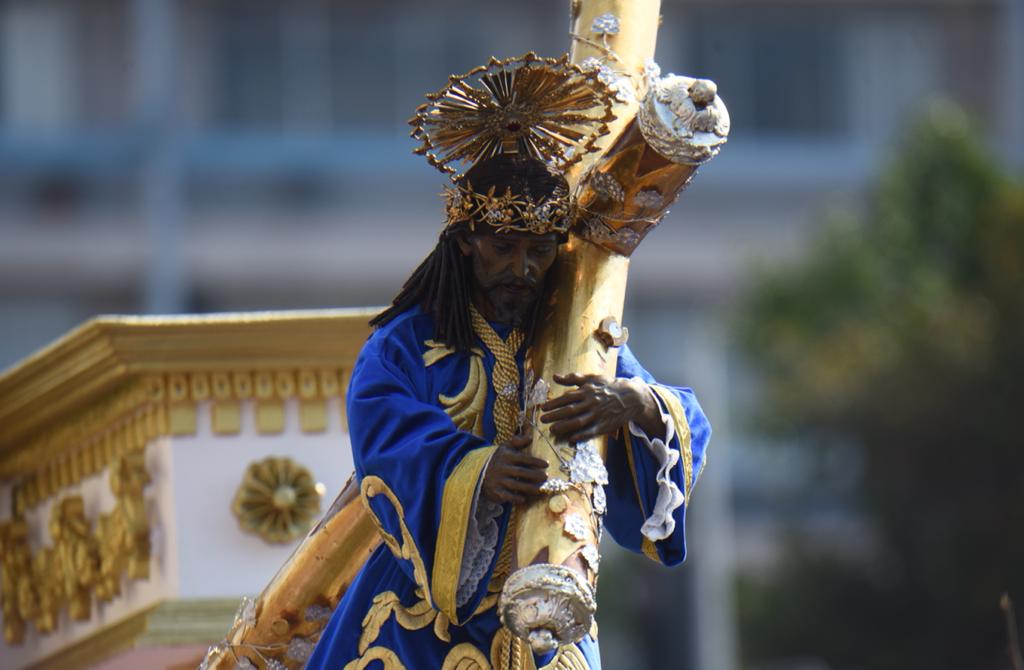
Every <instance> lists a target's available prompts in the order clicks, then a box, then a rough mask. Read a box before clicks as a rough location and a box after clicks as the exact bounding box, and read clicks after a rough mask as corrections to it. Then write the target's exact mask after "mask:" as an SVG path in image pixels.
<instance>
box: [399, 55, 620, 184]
mask: <svg viewBox="0 0 1024 670" xmlns="http://www.w3.org/2000/svg"><path fill="white" fill-rule="evenodd" d="M614 99H615V97H614V94H613V93H612V92H611V90H610V89H609V88H608V86H607V85H606V84H604V83H603V82H601V81H600V80H598V78H597V72H596V71H589V70H583V69H582V68H580V67H579V66H577V65H574V64H572V63H570V62H569V56H568V55H565V56H562V57H561V58H541V57H539V56H537V55H536V54H535V53H533V52H530V53H527V54H525V55H523V56H517V57H514V58H508V59H505V60H497V59H495V58H491V60H490V62H488V63H487V65H482V66H480V67H477V68H474V69H472V70H470V71H469V72H467V73H466V74H463V75H452V76H451V77H449V79H448V84H447V85H446V86H445V87H444V88H442V89H441V90H439V91H437V92H436V93H431V94H428V95H427V100H428V101H429V102H427V103H425V104H423V105H420V107H419V108H417V110H416V115H415V116H414V117H413V118H412V119H410V121H409V124H410V125H411V126H412V127H413V130H412V133H411V135H412V137H413V138H414V139H416V140H419V141H420V142H421V144H420V146H419V147H417V148H416V149H415V150H414V151H415V153H417V154H420V155H422V156H425V157H426V158H427V161H428V162H429V163H430V164H431V165H433V166H434V167H436V168H437V169H439V170H441V171H442V172H447V173H451V174H453V175H455V173H456V171H457V168H456V167H455V166H456V165H473V164H475V163H476V162H477V161H480V160H482V159H485V158H490V157H492V156H496V155H498V154H501V153H519V154H524V155H527V156H529V157H531V158H536V159H539V160H542V161H544V162H545V163H548V164H549V165H551V166H553V167H555V168H557V169H559V170H565V169H566V168H567V167H568V166H570V165H572V164H573V163H575V162H577V161H579V160H580V159H581V158H582V157H583V156H585V155H586V154H587V153H589V152H591V151H593V150H594V149H595V144H596V142H597V140H598V139H599V138H601V137H602V136H603V135H605V134H606V133H607V132H608V122H609V121H612V120H614V119H615V115H614V113H613V112H612V105H613V103H614ZM453 178H454V177H453Z"/></svg>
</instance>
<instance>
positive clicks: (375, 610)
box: [359, 591, 449, 654]
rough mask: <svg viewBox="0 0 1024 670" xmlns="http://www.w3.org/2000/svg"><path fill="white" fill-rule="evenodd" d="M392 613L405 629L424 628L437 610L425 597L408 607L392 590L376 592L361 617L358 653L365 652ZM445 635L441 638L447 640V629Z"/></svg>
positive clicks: (433, 619) (432, 620) (433, 618)
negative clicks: (361, 629)
mask: <svg viewBox="0 0 1024 670" xmlns="http://www.w3.org/2000/svg"><path fill="white" fill-rule="evenodd" d="M417 595H418V596H420V597H421V598H422V597H423V594H422V592H417ZM392 614H394V615H395V621H397V622H398V623H399V625H401V626H402V628H404V629H406V630H419V629H421V628H426V627H427V626H429V625H430V624H431V623H434V621H435V619H436V618H437V610H435V609H434V608H432V607H431V606H430V603H429V602H428V601H427V599H426V598H423V599H422V600H420V601H419V602H416V603H414V604H412V605H411V606H409V607H404V606H403V605H402V603H401V602H400V601H399V600H398V596H397V595H395V592H394V591H385V592H383V593H378V594H377V595H376V596H374V598H373V604H372V605H371V606H370V611H369V612H367V613H366V616H365V617H363V633H362V635H361V636H360V637H359V653H360V654H362V653H365V652H366V650H367V649H368V648H369V646H370V645H371V644H373V643H374V642H375V641H376V640H377V636H379V635H380V629H381V626H383V625H384V622H385V621H387V620H388V619H389V618H391V615H392ZM445 636H446V637H444V638H442V639H443V640H444V641H446V642H447V641H448V639H449V638H448V637H447V630H445ZM438 637H440V636H438Z"/></svg>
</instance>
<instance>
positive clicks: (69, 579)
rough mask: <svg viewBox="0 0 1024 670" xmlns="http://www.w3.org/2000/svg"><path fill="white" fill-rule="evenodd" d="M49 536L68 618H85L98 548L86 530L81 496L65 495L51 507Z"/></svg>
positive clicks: (96, 570) (96, 565) (87, 612)
mask: <svg viewBox="0 0 1024 670" xmlns="http://www.w3.org/2000/svg"><path fill="white" fill-rule="evenodd" d="M50 536H51V537H52V538H53V541H54V558H55V564H56V566H55V567H56V572H57V575H56V578H57V580H58V585H59V586H58V588H59V591H60V593H61V597H62V599H63V600H64V602H66V603H67V604H68V612H69V614H70V615H71V618H72V619H74V620H75V621H86V620H88V619H89V615H90V614H91V613H92V587H93V586H94V585H95V583H96V580H97V577H98V576H99V548H98V546H97V544H96V538H95V537H93V536H92V535H91V534H90V532H89V522H88V521H87V520H86V518H85V500H84V499H83V498H82V496H69V497H67V498H64V499H63V500H61V501H60V502H59V503H58V504H56V505H54V506H53V509H52V510H51V512H50Z"/></svg>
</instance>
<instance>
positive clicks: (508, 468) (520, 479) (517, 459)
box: [480, 435, 548, 504]
mask: <svg viewBox="0 0 1024 670" xmlns="http://www.w3.org/2000/svg"><path fill="white" fill-rule="evenodd" d="M530 442H531V438H530V436H529V435H516V436H515V437H513V438H512V439H510V440H509V441H508V442H506V443H505V444H502V445H500V446H499V447H498V448H497V449H495V450H494V454H493V455H492V456H491V462H490V463H488V464H487V470H486V471H485V472H484V481H483V484H482V485H481V487H480V489H481V492H482V493H483V495H484V497H485V498H487V499H488V500H493V501H494V502H499V503H506V502H508V503H515V504H519V503H524V502H526V500H527V499H528V498H532V497H534V496H536V495H538V494H540V485H541V484H543V483H544V482H545V481H546V480H547V474H545V470H546V469H547V467H548V464H547V462H545V461H544V460H543V459H541V458H537V457H535V456H530V455H529V454H526V453H523V450H524V449H526V448H527V447H528V446H530Z"/></svg>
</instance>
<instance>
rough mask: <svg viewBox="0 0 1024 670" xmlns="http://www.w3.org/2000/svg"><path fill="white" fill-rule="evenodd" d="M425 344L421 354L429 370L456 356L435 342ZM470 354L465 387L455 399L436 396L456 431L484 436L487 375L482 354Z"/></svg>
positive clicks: (477, 350) (479, 352)
mask: <svg viewBox="0 0 1024 670" xmlns="http://www.w3.org/2000/svg"><path fill="white" fill-rule="evenodd" d="M424 344H425V345H427V347H428V348H427V350H426V351H425V352H423V364H424V366H426V367H428V368H429V367H430V366H431V365H433V364H434V363H437V362H438V361H440V360H443V359H444V358H446V357H448V356H449V355H450V354H454V353H455V349H452V348H451V347H448V346H446V345H444V344H441V343H440V342H435V341H434V340H427V341H426V342H424ZM471 352H472V354H473V355H472V356H470V358H469V378H468V379H467V380H466V385H465V386H464V387H463V388H462V390H461V391H459V392H458V393H457V394H455V395H454V396H447V395H444V394H443V393H441V394H438V396H437V400H438V402H440V403H441V406H442V407H444V411H445V414H447V415H448V416H450V417H451V418H452V421H453V422H454V423H455V426H456V428H458V429H459V430H465V431H468V432H470V433H473V434H474V435H476V436H477V437H481V436H483V434H484V404H485V403H486V401H487V372H486V371H485V370H484V359H483V355H484V354H483V352H482V351H480V349H477V348H476V347H474V348H473V349H472V350H471Z"/></svg>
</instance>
